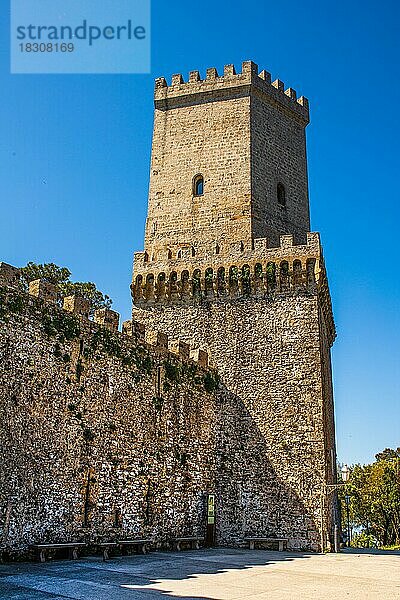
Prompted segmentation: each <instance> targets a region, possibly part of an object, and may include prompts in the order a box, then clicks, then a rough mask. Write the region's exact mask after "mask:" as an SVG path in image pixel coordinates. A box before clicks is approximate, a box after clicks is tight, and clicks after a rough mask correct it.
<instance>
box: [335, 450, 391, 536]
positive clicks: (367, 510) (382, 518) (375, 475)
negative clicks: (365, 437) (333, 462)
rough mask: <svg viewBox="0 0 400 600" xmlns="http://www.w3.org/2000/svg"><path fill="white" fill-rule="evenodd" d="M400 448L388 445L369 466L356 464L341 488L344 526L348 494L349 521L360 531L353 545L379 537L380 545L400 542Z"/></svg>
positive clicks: (344, 525) (344, 526) (344, 524)
mask: <svg viewBox="0 0 400 600" xmlns="http://www.w3.org/2000/svg"><path fill="white" fill-rule="evenodd" d="M399 470H400V456H399V449H397V450H392V449H390V448H386V449H385V450H384V451H383V452H381V453H379V454H377V455H376V461H375V462H374V463H372V464H369V465H353V466H352V467H351V476H350V480H349V482H348V483H347V484H346V486H345V488H344V489H343V490H341V494H340V496H341V501H342V517H343V529H344V530H345V528H346V504H345V496H346V495H347V496H349V516H350V524H351V526H352V528H353V529H355V530H356V531H357V535H356V536H354V540H353V545H356V544H359V543H361V541H362V540H363V543H364V541H367V540H368V539H370V540H372V539H374V538H375V539H376V540H377V542H378V544H379V545H380V546H390V545H398V544H400V476H399Z"/></svg>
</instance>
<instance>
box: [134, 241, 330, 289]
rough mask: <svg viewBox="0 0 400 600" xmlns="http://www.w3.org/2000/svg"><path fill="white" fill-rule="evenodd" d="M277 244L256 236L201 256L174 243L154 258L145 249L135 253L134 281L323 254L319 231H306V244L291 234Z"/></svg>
mask: <svg viewBox="0 0 400 600" xmlns="http://www.w3.org/2000/svg"><path fill="white" fill-rule="evenodd" d="M279 242H280V243H279V246H278V247H270V246H269V244H268V239H266V238H259V239H255V240H253V243H252V245H251V246H247V247H246V246H245V245H244V244H243V243H240V242H233V243H230V244H229V246H226V247H224V246H219V245H217V250H218V251H216V246H215V245H213V246H212V247H210V248H209V251H208V252H205V253H204V254H203V256H200V255H198V254H194V255H193V253H192V252H191V247H190V245H188V246H187V247H185V248H183V247H182V246H177V247H175V248H173V250H171V246H169V247H167V248H166V249H165V252H164V253H161V252H159V253H158V254H157V255H156V256H155V257H154V256H153V257H149V255H148V253H147V252H135V255H134V275H133V281H134V283H135V281H136V279H137V277H138V276H142V279H143V280H145V279H147V277H148V276H149V275H153V276H154V277H156V278H157V277H158V276H159V275H160V274H164V275H165V277H166V278H169V277H170V276H171V275H173V274H174V273H176V275H177V277H178V278H180V277H181V276H182V273H184V272H186V271H189V273H193V272H194V271H195V270H198V269H200V271H204V272H205V271H206V270H207V269H210V268H211V269H213V271H217V270H218V269H220V268H224V269H225V270H227V271H228V270H229V269H230V268H232V267H238V265H239V264H242V265H243V264H249V266H253V267H255V265H256V264H257V263H259V262H261V263H263V264H266V263H269V262H275V263H278V262H281V261H284V260H286V261H288V262H289V263H293V262H294V261H295V260H296V259H297V260H300V262H302V263H305V261H307V260H308V259H310V258H313V259H315V261H317V260H318V259H319V258H320V256H321V255H322V249H321V244H320V237H319V234H318V233H314V232H310V233H307V242H306V244H294V243H293V236H292V235H282V236H280V240H279Z"/></svg>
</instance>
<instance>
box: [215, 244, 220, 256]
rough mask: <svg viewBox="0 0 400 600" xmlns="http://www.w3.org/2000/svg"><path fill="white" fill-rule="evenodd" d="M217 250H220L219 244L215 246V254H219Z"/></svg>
mask: <svg viewBox="0 0 400 600" xmlns="http://www.w3.org/2000/svg"><path fill="white" fill-rule="evenodd" d="M219 251H220V247H219V244H217V245H216V246H215V254H219Z"/></svg>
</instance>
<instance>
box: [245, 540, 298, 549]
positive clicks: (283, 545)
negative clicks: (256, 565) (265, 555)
mask: <svg viewBox="0 0 400 600" xmlns="http://www.w3.org/2000/svg"><path fill="white" fill-rule="evenodd" d="M245 540H246V542H249V547H250V550H254V549H255V546H256V544H272V543H275V544H276V543H277V544H278V550H279V552H283V550H285V549H286V547H287V543H288V539H287V538H277V537H248V538H245Z"/></svg>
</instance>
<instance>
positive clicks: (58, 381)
mask: <svg viewBox="0 0 400 600" xmlns="http://www.w3.org/2000/svg"><path fill="white" fill-rule="evenodd" d="M0 271H1V273H2V274H3V278H2V280H1V282H0V283H1V284H2V286H1V288H0V307H1V313H0V340H1V342H0V348H1V356H2V362H1V368H0V381H1V386H0V390H1V391H0V403H1V407H2V421H1V432H0V438H1V440H2V461H1V465H0V482H1V485H0V511H1V512H0V514H1V527H2V532H1V533H2V548H3V551H6V552H8V553H9V554H10V555H11V556H27V555H28V554H27V553H28V550H29V546H30V545H31V544H33V543H40V542H60V541H71V540H75V541H76V540H83V541H86V542H88V543H89V544H93V545H94V544H95V543H96V542H100V541H109V540H112V539H116V538H118V537H119V538H121V536H123V537H129V536H143V535H144V536H146V537H147V536H149V537H150V538H151V539H153V540H154V544H155V546H157V545H158V546H159V547H167V546H168V540H170V539H171V538H173V537H175V536H179V535H193V534H196V535H199V536H204V531H205V524H206V512H205V511H206V495H207V493H214V494H215V495H216V506H217V540H216V541H217V543H218V544H222V545H223V544H229V545H243V544H244V537H245V536H246V535H252V534H253V535H254V534H256V533H257V532H260V531H266V530H268V531H272V530H274V532H275V533H276V534H277V535H285V536H289V535H290V547H292V548H299V549H300V548H312V549H317V548H318V545H319V536H320V532H319V531H318V527H319V525H318V518H317V516H318V502H316V501H315V498H314V496H315V494H316V493H317V496H318V492H319V491H320V483H321V476H322V471H323V456H322V454H321V453H319V455H318V454H316V453H315V449H314V447H315V443H316V441H318V440H319V441H321V436H322V423H321V414H320V412H318V411H317V412H316V414H313V415H312V416H310V415H309V411H308V409H307V402H306V401H305V402H304V403H303V406H301V407H296V408H295V407H294V405H291V404H290V402H288V403H287V405H286V406H284V407H283V406H280V407H279V410H278V412H277V414H276V415H275V418H276V419H278V420H280V419H283V418H284V419H285V420H286V422H287V428H288V432H287V434H286V433H285V434H284V433H283V431H282V437H281V439H279V440H277V443H276V446H274V451H273V452H272V453H271V445H270V442H271V440H268V439H267V438H266V437H265V431H263V428H262V421H263V419H265V417H266V415H264V416H263V415H259V417H260V419H259V421H257V420H255V419H254V418H253V415H252V414H251V413H250V412H249V410H248V408H247V407H246V406H245V405H244V404H243V402H241V400H240V395H241V394H242V393H243V387H246V382H245V381H240V379H237V378H238V376H239V377H240V374H238V371H237V370H234V371H233V372H232V373H231V374H230V377H231V378H232V379H233V380H235V381H236V383H235V388H236V390H235V392H231V391H229V390H228V389H227V388H226V386H225V385H223V384H221V383H218V376H217V374H216V372H215V370H213V369H210V368H208V367H207V354H206V353H205V352H204V351H203V352H202V351H201V350H199V349H198V348H197V349H193V350H190V346H189V345H188V344H186V343H185V342H184V341H182V340H179V339H176V338H173V337H172V338H170V340H169V341H168V338H167V336H166V335H163V334H161V333H157V332H156V331H154V330H152V329H151V328H149V327H147V328H146V329H145V328H144V327H143V326H141V324H140V322H134V321H133V322H125V323H124V325H123V333H120V332H118V331H117V330H116V326H117V323H118V315H117V314H116V313H114V312H113V311H99V313H98V314H97V315H95V319H96V321H97V322H93V321H90V320H89V319H88V318H87V304H86V305H85V303H84V302H83V301H82V299H79V298H74V297H70V298H67V299H65V300H64V308H63V309H62V308H60V307H59V306H58V305H57V304H56V303H55V302H54V300H55V296H54V288H53V286H49V285H48V284H46V283H45V282H34V283H33V284H31V286H30V294H29V295H28V294H26V293H25V292H23V291H21V289H20V288H19V287H18V271H17V270H15V269H12V268H10V267H9V266H7V265H5V264H4V263H2V264H1V266H0ZM1 273H0V275H1ZM191 318H192V319H197V318H198V315H197V314H196V311H195V312H194V313H193V315H192V316H191ZM298 318H302V315H301V314H300V315H298ZM234 320H235V315H233V322H232V321H231V323H230V325H229V327H232V326H234ZM190 323H191V319H190V318H188V321H187V324H188V327H189V328H190ZM220 325H221V326H222V323H221V324H220ZM178 329H179V327H177V330H178ZM250 337H251V336H250ZM313 337H315V332H311V333H310V340H312V339H313ZM243 341H244V342H246V341H248V340H245V339H244V340H243ZM311 352H312V350H311ZM276 353H277V354H279V353H280V349H279V348H277V349H276ZM190 356H191V357H192V358H190ZM257 360H258V361H260V362H259V365H260V366H261V364H262V362H263V360H264V357H263V356H260V357H259V358H258V359H257ZM269 360H271V355H270V356H269ZM289 361H290V359H289V357H288V361H287V368H289ZM248 366H250V365H248ZM271 410H272V407H271ZM298 428H300V429H301V430H305V431H307V434H306V435H307V440H304V442H303V444H302V448H301V449H300V451H298V450H296V452H294V451H293V439H294V436H296V435H297V433H296V432H297V429H298ZM315 438H317V440H316V439H315ZM277 457H280V459H279V460H277ZM293 460H295V462H296V467H295V469H294V468H293V466H291V463H292V462H293ZM310 460H312V461H313V464H314V466H315V473H314V474H313V475H312V476H311V477H308V478H307V476H306V469H305V465H306V464H309V461H310ZM302 462H303V464H301V463H302ZM289 472H290V473H292V474H293V473H295V472H297V475H296V477H297V476H298V475H299V474H300V472H301V473H302V479H301V485H299V481H295V478H294V477H292V480H291V478H290V477H288V476H287V475H288V473H289ZM294 523H296V525H295V527H294V526H293V524H294Z"/></svg>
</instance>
